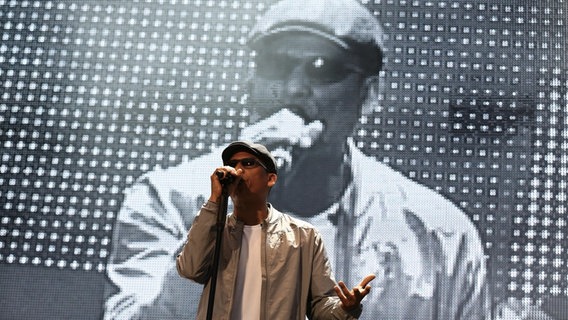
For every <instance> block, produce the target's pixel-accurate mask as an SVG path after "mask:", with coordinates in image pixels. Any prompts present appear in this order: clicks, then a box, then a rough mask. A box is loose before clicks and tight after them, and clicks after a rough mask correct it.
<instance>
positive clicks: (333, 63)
mask: <svg viewBox="0 0 568 320" xmlns="http://www.w3.org/2000/svg"><path fill="white" fill-rule="evenodd" d="M362 70H363V67H362V66H361V62H360V61H359V60H358V58H357V56H356V55H354V54H353V53H350V52H348V51H346V50H345V49H343V48H342V47H340V46H338V45H337V44H336V43H334V42H332V41H330V40H328V39H325V38H323V37H321V36H317V35H314V34H311V33H298V32H295V33H291V32H289V33H283V34H280V35H276V36H272V37H271V38H270V39H266V40H265V42H264V43H263V44H262V46H259V47H258V48H257V59H256V70H255V71H256V72H255V77H254V79H253V80H252V91H251V102H252V103H253V105H254V106H255V107H256V108H257V111H258V112H259V114H260V115H259V117H261V118H262V117H264V116H266V115H269V114H273V113H275V112H276V111H278V110H281V109H282V108H288V109H289V110H291V111H292V112H293V113H296V114H297V115H299V116H301V117H302V118H304V120H305V121H306V123H308V122H312V121H315V120H319V121H321V122H322V123H323V130H324V131H323V133H322V135H321V136H320V137H319V139H318V141H317V142H316V148H318V146H321V145H322V144H323V145H327V147H326V149H327V150H329V149H330V148H329V147H330V146H333V147H331V149H333V150H336V149H337V148H339V149H340V148H341V147H342V146H343V144H344V142H345V139H346V138H347V137H348V136H349V135H350V134H351V133H352V131H353V127H354V126H355V124H356V123H357V120H358V118H359V114H360V108H361V103H362V99H363V98H364V94H366V88H364V87H363V83H364V75H363V74H362ZM330 151H331V150H330ZM336 151H337V150H336Z"/></svg>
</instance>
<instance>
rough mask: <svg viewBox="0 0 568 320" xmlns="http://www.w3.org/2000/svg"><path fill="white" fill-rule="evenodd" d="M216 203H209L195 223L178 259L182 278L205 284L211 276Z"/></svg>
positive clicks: (177, 263)
mask: <svg viewBox="0 0 568 320" xmlns="http://www.w3.org/2000/svg"><path fill="white" fill-rule="evenodd" d="M218 208H219V206H218V205H217V204H216V203H213V202H211V201H208V202H207V203H205V204H204V205H203V207H202V208H201V210H200V211H199V213H198V215H197V217H195V220H194V221H193V224H192V225H191V228H190V229H189V233H188V235H187V241H186V243H185V244H184V246H183V248H182V250H181V252H180V253H179V254H178V256H177V258H176V268H177V271H178V273H179V275H180V276H182V277H184V278H188V279H191V280H193V281H195V282H197V283H201V284H205V283H207V281H208V280H209V277H210V276H211V273H210V267H211V261H212V259H213V253H214V252H213V251H214V249H215V235H216V230H215V228H216V227H215V225H216V221H217V210H218Z"/></svg>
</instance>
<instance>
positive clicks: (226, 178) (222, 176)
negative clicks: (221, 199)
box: [215, 171, 235, 186]
mask: <svg viewBox="0 0 568 320" xmlns="http://www.w3.org/2000/svg"><path fill="white" fill-rule="evenodd" d="M215 174H216V175H217V178H219V182H221V184H222V185H224V186H226V185H229V184H231V183H233V181H235V176H233V175H232V174H230V173H228V172H227V173H225V172H223V171H215Z"/></svg>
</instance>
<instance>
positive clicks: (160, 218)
mask: <svg viewBox="0 0 568 320" xmlns="http://www.w3.org/2000/svg"><path fill="white" fill-rule="evenodd" d="M160 193H163V194H164V195H165V194H168V195H169V197H162V196H161V195H160ZM167 198H171V199H172V201H170V200H166V199H167ZM176 201H179V202H184V204H181V203H178V204H176ZM190 202H193V201H189V200H187V199H185V200H183V199H181V198H176V192H173V191H172V190H168V191H166V190H160V188H157V186H156V185H154V184H152V183H151V182H150V181H149V180H148V179H142V180H140V181H139V182H137V183H136V184H135V185H133V186H132V187H131V188H129V189H128V190H127V191H126V193H125V200H124V202H123V205H122V207H121V209H120V211H119V213H118V216H117V219H116V222H115V225H114V229H113V239H112V252H111V254H110V256H109V260H108V263H107V276H108V278H109V280H110V281H111V282H112V284H113V285H114V286H115V287H116V292H115V293H114V294H113V295H112V296H110V297H108V299H107V300H106V301H105V315H104V318H105V319H133V318H139V316H140V313H141V312H142V308H144V307H145V306H149V305H151V304H152V303H153V302H154V301H155V300H156V298H157V297H158V296H159V295H160V293H161V291H162V290H163V289H162V285H163V282H164V281H165V278H166V276H167V273H168V270H170V269H172V268H173V265H174V263H173V261H174V257H175V254H176V252H177V251H178V250H179V248H180V247H181V246H182V244H183V239H184V234H185V232H186V231H185V230H186V226H185V223H184V221H183V218H182V215H184V214H185V213H184V212H183V211H189V210H190V209H189V208H193V207H194V206H193V204H191V203H190ZM176 205H178V206H177V207H176ZM180 210H181V211H180Z"/></svg>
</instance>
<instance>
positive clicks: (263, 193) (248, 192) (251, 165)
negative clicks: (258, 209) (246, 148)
mask: <svg viewBox="0 0 568 320" xmlns="http://www.w3.org/2000/svg"><path fill="white" fill-rule="evenodd" d="M227 165H229V166H231V167H233V168H235V169H237V170H238V169H242V170H243V173H242V176H241V179H240V180H239V183H238V185H237V186H236V188H235V189H234V192H233V193H232V194H231V197H232V199H233V201H235V203H238V202H239V201H242V202H246V201H265V200H266V197H267V196H268V192H269V190H270V188H271V187H272V186H273V185H274V184H275V183H276V174H274V173H269V172H267V171H266V168H265V166H264V165H263V164H262V162H261V161H260V160H259V159H258V158H257V157H255V156H254V155H252V154H250V153H248V152H243V151H241V152H237V153H235V154H234V155H232V156H231V158H230V160H229V161H227Z"/></svg>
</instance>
